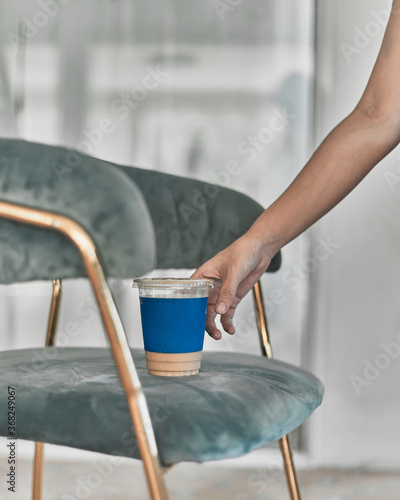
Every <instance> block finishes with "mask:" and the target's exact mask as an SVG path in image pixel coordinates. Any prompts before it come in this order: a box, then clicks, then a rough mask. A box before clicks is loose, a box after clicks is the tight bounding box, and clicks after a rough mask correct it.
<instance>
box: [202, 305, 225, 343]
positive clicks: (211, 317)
mask: <svg viewBox="0 0 400 500" xmlns="http://www.w3.org/2000/svg"><path fill="white" fill-rule="evenodd" d="M216 316H217V314H216V312H215V311H214V305H213V304H209V305H208V307H207V319H206V331H207V333H208V334H209V335H210V337H212V338H213V339H214V340H220V339H221V338H222V333H221V331H220V330H218V328H217V325H216V324H215V317H216Z"/></svg>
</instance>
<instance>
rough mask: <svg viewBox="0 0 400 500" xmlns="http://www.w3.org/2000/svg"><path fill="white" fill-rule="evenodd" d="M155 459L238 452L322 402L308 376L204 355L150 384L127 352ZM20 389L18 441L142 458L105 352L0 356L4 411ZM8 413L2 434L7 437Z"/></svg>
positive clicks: (239, 357)
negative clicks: (187, 368)
mask: <svg viewBox="0 0 400 500" xmlns="http://www.w3.org/2000/svg"><path fill="white" fill-rule="evenodd" d="M132 355H133V358H134V360H135V363H136V366H137V370H138V373H139V377H140V379H141V381H142V384H143V388H144V392H145V395H146V398H147V402H148V405H149V409H150V415H151V418H152V422H153V425H154V429H155V434H156V440H157V443H158V447H159V453H160V458H161V462H162V463H163V464H164V465H168V464H174V463H178V462H182V461H193V462H204V461H207V460H218V459H222V458H231V457H236V456H240V455H243V454H245V453H247V452H249V451H251V450H252V449H254V448H257V447H260V446H263V445H265V444H267V443H270V442H272V441H276V440H277V439H279V438H281V437H282V436H284V435H285V434H287V433H288V432H290V431H291V430H293V429H294V428H296V427H297V426H298V425H299V424H301V423H302V422H303V421H304V420H305V419H306V418H307V417H308V416H309V415H311V413H312V412H313V411H314V410H315V408H316V407H317V406H318V405H319V404H320V403H321V400H322V395H323V387H322V384H321V382H320V381H319V380H318V379H317V378H315V377H314V376H313V375H311V374H309V373H307V372H306V371H304V370H302V369H299V368H297V367H294V366H291V365H288V364H286V363H283V362H280V361H277V360H269V359H267V358H264V357H262V356H253V355H247V354H233V353H221V352H218V353H215V352H205V353H204V354H203V361H202V367H201V371H200V373H199V375H197V376H191V377H171V378H164V377H156V376H153V375H149V374H148V373H147V369H146V364H145V358H144V353H143V351H140V350H135V349H132ZM8 386H11V387H14V388H15V389H16V422H17V424H16V425H17V437H18V438H19V439H27V440H33V441H42V442H47V443H53V444H59V445H65V446H71V447H75V448H81V449H86V450H93V451H97V452H101V453H106V454H112V455H122V456H127V457H133V458H139V453H138V449H137V446H136V442H135V438H134V433H133V429H132V424H131V421H130V415H129V412H128V407H127V404H126V400H125V396H124V392H123V389H122V386H121V383H120V380H119V377H118V374H117V371H116V368H115V366H114V362H113V358H112V355H111V351H110V350H109V349H107V348H78V347H76V348H74V347H73V348H70V347H68V348H61V347H47V348H38V349H17V350H13V351H3V352H0V408H3V409H4V408H6V407H7V396H8ZM7 428H8V425H7V412H6V411H1V412H0V435H2V436H8V430H7Z"/></svg>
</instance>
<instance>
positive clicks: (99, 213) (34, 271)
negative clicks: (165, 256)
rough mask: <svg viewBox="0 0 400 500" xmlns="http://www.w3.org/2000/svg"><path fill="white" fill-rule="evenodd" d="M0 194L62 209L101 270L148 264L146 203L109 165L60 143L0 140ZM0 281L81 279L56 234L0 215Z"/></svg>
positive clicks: (126, 270) (128, 270) (78, 265)
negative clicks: (89, 241)
mask: <svg viewBox="0 0 400 500" xmlns="http://www.w3.org/2000/svg"><path fill="white" fill-rule="evenodd" d="M0 199H1V200H3V201H8V202H11V203H16V204H22V205H24V206H27V207H32V208H37V209H42V210H48V211H51V212H55V213H59V214H62V215H65V216H67V217H69V218H71V219H73V220H74V221H75V222H77V223H78V224H80V225H81V226H82V227H83V228H84V229H85V230H86V231H87V232H88V233H89V235H90V236H91V237H92V238H93V240H94V242H95V243H96V245H97V246H98V248H99V249H100V252H101V256H102V259H103V262H104V264H105V268H106V269H107V272H108V275H114V276H116V277H120V278H122V277H134V276H138V275H141V274H143V273H145V272H147V271H150V270H151V269H153V268H154V264H155V252H156V250H155V237H154V229H153V224H152V221H151V217H150V215H149V212H148V209H147V205H146V202H145V201H144V199H143V197H142V194H141V193H140V190H139V189H138V188H137V187H136V186H135V184H134V183H133V182H127V178H126V176H125V175H124V174H123V173H122V172H120V171H118V169H116V168H113V167H112V166H111V165H110V164H109V163H107V162H103V161H101V160H98V159H95V158H90V157H88V156H85V155H82V154H80V153H79V154H78V153H75V152H73V151H70V150H67V149H65V148H60V147H53V146H48V145H44V144H34V143H29V142H25V141H21V140H10V139H0ZM0 255H1V258H0V282H1V283H11V282H21V281H32V280H40V279H46V280H48V279H52V278H54V277H57V278H77V277H86V276H87V275H86V271H85V268H84V266H83V263H82V259H81V256H80V255H79V252H78V251H77V249H76V248H75V246H74V245H73V244H72V243H71V242H70V241H69V240H68V239H67V238H66V237H65V236H63V235H61V234H59V233H56V232H53V231H48V230H46V229H39V228H35V227H30V226H27V225H23V224H20V223H16V222H11V221H6V220H3V219H0Z"/></svg>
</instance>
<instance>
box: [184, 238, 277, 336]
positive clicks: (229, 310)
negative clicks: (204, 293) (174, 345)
mask: <svg viewBox="0 0 400 500" xmlns="http://www.w3.org/2000/svg"><path fill="white" fill-rule="evenodd" d="M265 247H266V245H265V243H264V241H263V239H262V237H261V235H260V234H257V230H255V231H254V230H253V231H252V230H251V229H250V230H249V231H248V232H247V233H246V234H244V235H243V236H242V237H241V238H239V239H237V240H236V241H235V242H234V243H232V245H230V246H229V247H227V248H226V249H225V250H223V251H222V252H219V253H218V254H217V255H215V257H213V258H212V259H210V260H209V261H207V262H206V263H205V264H203V265H202V266H201V267H199V268H198V269H197V271H196V272H195V273H194V274H193V275H192V278H197V279H199V278H210V279H214V280H218V282H217V283H215V287H214V288H212V289H211V290H210V296H209V300H208V310H207V321H206V330H207V332H208V333H209V335H210V336H211V337H212V338H213V339H215V340H219V339H220V338H221V337H222V335H221V332H220V330H218V328H217V327H216V324H215V318H216V316H217V314H221V323H222V326H223V327H224V330H225V331H226V332H228V333H229V334H231V335H232V334H233V333H235V327H234V326H233V323H232V319H233V315H234V314H235V310H236V307H237V305H238V304H239V302H240V301H241V299H242V298H243V297H244V296H245V295H246V293H247V292H248V291H249V290H250V289H251V288H252V287H253V285H254V284H255V283H256V282H257V281H258V280H259V279H260V277H261V276H262V274H263V273H264V272H265V270H266V269H267V267H268V266H269V263H270V262H271V258H272V257H273V255H272V256H269V255H268V253H267V250H266V248H265Z"/></svg>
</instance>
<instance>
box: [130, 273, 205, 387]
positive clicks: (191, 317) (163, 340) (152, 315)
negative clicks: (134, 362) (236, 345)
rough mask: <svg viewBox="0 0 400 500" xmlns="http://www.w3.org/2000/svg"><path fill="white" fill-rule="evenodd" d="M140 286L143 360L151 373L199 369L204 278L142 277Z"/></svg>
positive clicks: (137, 283) (187, 372) (176, 373)
mask: <svg viewBox="0 0 400 500" xmlns="http://www.w3.org/2000/svg"><path fill="white" fill-rule="evenodd" d="M134 286H136V287H138V288H139V298H140V312H141V317H142V330H143V340H144V349H145V353H146V363H147V368H148V370H149V372H150V373H151V374H152V375H163V376H167V377H168V376H184V375H196V374H197V373H199V369H200V364H201V355H202V351H203V343H204V330H205V325H206V316H207V302H208V291H209V289H210V288H211V287H212V286H213V282H212V281H211V280H207V279H185V278H147V279H146V278H145V279H136V280H134Z"/></svg>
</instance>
